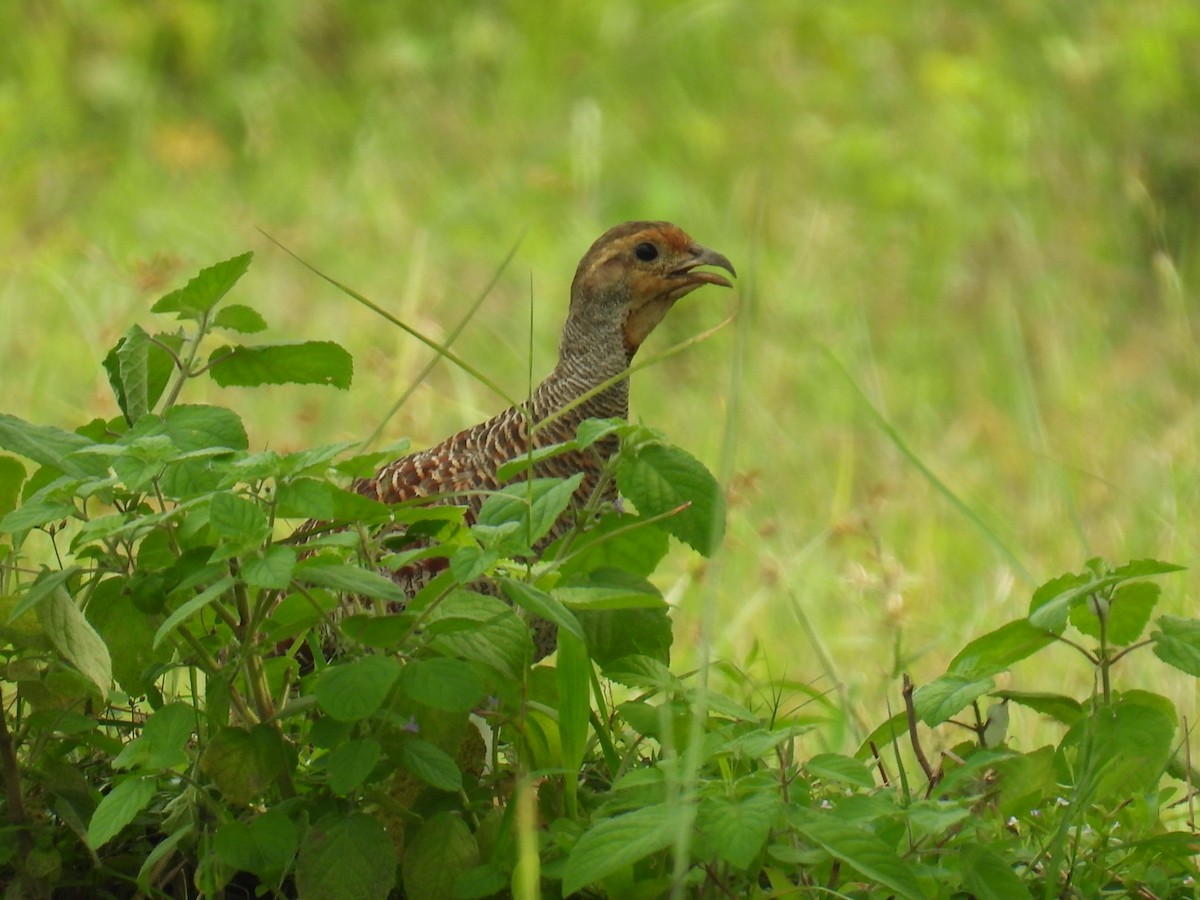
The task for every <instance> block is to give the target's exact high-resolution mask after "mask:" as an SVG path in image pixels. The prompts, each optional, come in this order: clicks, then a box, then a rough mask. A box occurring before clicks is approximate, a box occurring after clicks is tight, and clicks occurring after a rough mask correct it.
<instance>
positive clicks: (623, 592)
mask: <svg viewBox="0 0 1200 900" xmlns="http://www.w3.org/2000/svg"><path fill="white" fill-rule="evenodd" d="M554 596H555V597H556V598H557V599H559V600H561V601H562V602H563V604H565V605H566V606H567V607H569V608H570V609H580V610H589V609H590V610H594V609H659V608H665V607H666V606H667V602H666V601H665V600H663V597H662V594H661V593H659V590H658V588H656V587H655V586H654V585H653V584H651V583H650V582H649V581H646V580H645V579H644V578H639V577H638V576H636V575H631V574H630V573H628V572H625V571H623V570H621V569H599V570H597V571H595V572H592V573H591V574H590V575H589V576H588V577H587V578H586V579H582V580H575V579H572V580H570V581H568V582H565V583H563V584H560V585H559V586H558V587H556V588H555V589H554Z"/></svg>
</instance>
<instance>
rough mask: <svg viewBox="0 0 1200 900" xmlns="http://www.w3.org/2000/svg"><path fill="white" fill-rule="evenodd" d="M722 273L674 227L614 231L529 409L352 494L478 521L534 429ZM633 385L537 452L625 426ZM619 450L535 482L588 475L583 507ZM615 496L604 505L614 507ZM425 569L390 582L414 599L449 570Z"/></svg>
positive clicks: (584, 458) (567, 419)
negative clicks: (602, 421)
mask: <svg viewBox="0 0 1200 900" xmlns="http://www.w3.org/2000/svg"><path fill="white" fill-rule="evenodd" d="M700 266H717V267H720V268H722V269H725V270H726V271H727V272H729V273H730V274H731V275H733V274H735V272H734V269H733V266H732V264H731V263H730V262H729V260H728V259H726V258H725V257H724V256H722V255H721V254H720V253H716V252H715V251H712V250H709V249H707V248H705V247H702V246H700V245H699V244H697V243H695V242H694V241H693V240H692V239H691V238H690V237H689V236H688V235H687V234H685V233H684V232H683V231H682V230H681V229H679V228H678V227H677V226H675V225H672V224H670V223H668V222H626V223H625V224H623V225H618V226H616V227H615V228H612V229H609V230H608V231H607V232H605V233H604V234H603V235H601V237H600V238H599V239H598V240H597V241H596V242H595V243H594V244H592V246H591V248H589V250H588V251H587V253H586V254H585V255H584V257H583V259H582V260H581V261H580V263H579V267H578V268H577V270H576V272H575V278H574V281H573V282H572V285H571V305H570V310H569V312H568V314H567V320H566V323H565V325H564V327H563V334H562V340H561V341H560V344H559V361H558V364H557V365H556V366H555V368H554V370H553V371H552V372H551V373H550V374H549V375H548V376H547V377H546V379H545V381H543V382H542V383H541V384H540V385H539V386H538V387H537V388H536V389H535V390H534V391H533V393H532V394H531V396H530V398H529V400H528V401H526V403H525V405H524V409H519V408H516V407H513V408H509V409H507V410H505V411H504V412H502V413H500V414H499V415H497V416H495V417H494V418H492V419H489V420H488V421H486V422H482V423H480V424H478V425H475V426H473V427H472V428H468V429H466V430H465V431H461V432H459V433H458V434H455V435H453V436H452V437H449V438H447V439H446V440H444V441H442V442H441V443H440V444H437V445H436V446H433V447H430V448H429V449H427V450H423V451H420V452H418V453H414V454H411V455H409V456H405V457H403V458H401V459H398V460H396V461H395V462H392V463H390V464H388V465H386V466H384V467H383V468H381V469H380V470H379V471H378V472H377V473H376V474H375V476H374V477H373V478H369V479H364V480H362V481H360V482H358V483H356V484H355V486H354V487H355V489H356V490H357V491H358V492H359V493H362V494H364V495H366V496H368V497H371V498H373V499H377V500H380V501H382V502H384V503H400V502H403V501H406V500H412V499H415V498H419V497H436V496H438V495H441V494H462V495H463V496H460V497H455V498H448V499H446V500H439V501H435V502H454V503H459V504H461V505H465V506H466V508H467V513H466V515H467V520H468V522H470V521H473V520H474V517H475V516H476V515H477V514H478V512H479V507H480V505H481V504H482V502H483V497H482V494H481V493H480V492H485V491H490V490H496V489H498V488H499V487H501V484H500V481H499V479H498V477H497V474H496V473H497V471H498V470H499V468H500V466H501V465H503V464H504V463H505V462H508V461H509V460H511V459H515V458H519V457H521V456H524V455H525V454H527V453H528V452H529V449H530V446H529V434H528V432H529V428H528V422H529V420H532V421H533V422H535V423H539V422H544V421H545V420H547V419H550V418H552V417H554V416H555V414H557V413H558V412H559V411H560V410H562V409H563V408H564V407H566V406H568V405H569V404H570V403H572V402H574V401H575V400H577V399H578V398H580V397H581V396H583V395H584V394H585V393H587V392H588V391H590V390H592V389H594V388H596V387H598V386H599V385H601V384H603V383H604V382H606V381H608V380H609V379H611V378H613V377H615V376H618V375H620V374H621V373H622V372H624V371H625V370H626V369H627V368H628V366H629V363H630V362H631V361H632V359H633V356H634V354H635V353H636V352H637V350H638V347H640V346H641V344H642V342H643V341H644V340H645V338H646V337H647V336H648V335H649V334H650V332H651V331H653V329H654V327H655V326H656V325H657V324H658V323H659V322H660V321H661V320H662V318H663V316H665V315H666V313H667V311H668V310H669V309H670V308H671V306H672V305H673V304H674V303H675V301H677V300H679V299H680V298H681V297H683V296H685V295H686V294H688V293H690V292H691V291H693V290H695V289H696V288H698V287H700V286H702V285H705V284H715V285H721V286H723V287H731V285H730V283H729V281H728V280H727V279H726V278H724V277H723V276H721V275H718V274H716V273H714V272H711V271H705V270H702V269H700V268H699V267H700ZM628 414H629V383H628V381H626V380H621V381H618V382H617V383H616V384H613V385H611V386H610V387H608V388H606V389H605V390H603V391H601V392H600V393H598V394H596V395H595V396H593V397H591V398H589V399H588V400H586V401H584V402H583V403H580V404H579V405H578V406H576V407H574V408H573V409H571V410H570V411H569V412H567V413H566V414H565V415H561V416H559V417H558V418H555V419H554V420H553V421H552V422H550V423H549V424H547V425H546V426H545V427H542V428H539V429H536V431H535V434H534V438H533V446H534V448H538V447H545V446H549V445H551V444H556V443H560V442H562V441H566V440H569V439H571V438H573V437H574V436H575V430H576V428H577V427H578V425H579V423H580V422H582V421H584V420H585V419H589V418H613V417H617V418H626V417H627V416H628ZM614 449H615V447H613V446H612V445H611V444H605V443H603V442H601V444H599V445H598V446H596V447H593V448H589V449H588V450H586V451H582V452H577V453H568V454H563V455H560V456H556V457H553V458H551V459H548V460H544V461H542V462H540V463H538V464H537V465H536V466H535V468H534V472H533V474H534V476H536V477H540V476H551V477H567V476H570V475H573V474H575V473H576V472H583V473H584V479H583V483H582V484H581V485H580V487H579V489H578V491H577V493H576V502H577V503H580V504H582V503H583V502H585V501H586V500H587V499H588V498H589V497H590V496H591V494H592V493H593V492H594V491H595V489H596V484H597V479H598V476H599V473H600V469H601V466H602V463H603V458H602V454H605V453H609V454H611V453H612V452H613V450H614ZM615 490H616V489H615V488H614V487H611V486H610V487H609V488H608V490H607V493H608V497H607V498H606V499H615ZM570 521H571V517H570V515H569V514H564V516H563V517H562V518H561V519H560V520H559V522H558V523H557V524H556V526H555V529H554V531H553V532H552V534H551V535H550V538H553V537H556V536H558V535H559V534H561V533H562V532H563V531H564V530H565V529H566V528H567V527H569V524H570ZM431 562H434V561H426V563H424V564H420V565H418V566H410V567H408V568H406V569H401V570H400V571H398V572H396V573H394V575H393V577H394V578H395V580H396V581H397V583H398V584H400V585H401V586H402V587H403V588H404V590H405V591H406V592H407V593H409V594H410V595H411V594H413V593H415V592H416V591H417V590H418V589H419V588H420V587H421V586H422V585H423V584H424V583H425V582H426V581H428V579H429V578H430V577H432V575H433V574H435V573H436V571H437V569H438V568H439V567H444V565H445V564H444V561H441V562H440V565H439V564H438V563H434V564H433V565H430V563H431ZM545 625H546V623H543V627H539V628H538V629H537V630H538V657H539V658H540V657H542V656H545V655H547V654H548V653H549V652H552V650H553V648H554V633H553V629H552V628H548V627H545Z"/></svg>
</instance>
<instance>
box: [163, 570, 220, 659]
mask: <svg viewBox="0 0 1200 900" xmlns="http://www.w3.org/2000/svg"><path fill="white" fill-rule="evenodd" d="M235 583H236V579H235V578H233V577H232V576H231V575H226V576H225V577H223V578H220V579H218V580H217V581H216V582H214V583H213V584H211V585H210V586H209V587H207V588H205V589H204V590H203V591H201V592H200V593H199V594H197V595H196V596H195V597H192V598H191V599H190V600H188V601H187V602H186V603H184V604H182V605H181V606H180V607H179V608H178V609H177V610H175V612H173V613H171V615H169V616H167V618H166V621H164V622H163V623H162V624H161V625H159V626H158V631H156V632H154V646H155V647H158V645H159V644H161V643H162V642H163V641H164V640H166V638H167V635H169V634H170V633H171V632H172V631H174V630H175V629H176V628H177V627H178V626H179V625H180V624H182V623H183V622H186V621H187V620H188V619H190V618H191V617H192V616H194V615H195V614H196V613H198V612H200V610H202V609H204V607H206V606H208V604H210V603H212V602H213V601H214V600H216V599H217V598H218V597H220V596H221V595H222V594H224V593H225V592H226V591H227V590H229V589H230V588H231V587H233V586H234V584H235Z"/></svg>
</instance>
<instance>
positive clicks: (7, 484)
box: [0, 456, 26, 531]
mask: <svg viewBox="0 0 1200 900" xmlns="http://www.w3.org/2000/svg"><path fill="white" fill-rule="evenodd" d="M25 474H26V473H25V467H24V466H23V465H21V462H20V460H17V459H13V458H12V457H11V456H0V531H9V530H12V529H6V528H4V527H3V517H4V516H7V515H8V514H9V513H10V512H12V511H13V510H14V509H16V508H17V500H18V499H19V498H20V496H21V485H22V484H24V483H25Z"/></svg>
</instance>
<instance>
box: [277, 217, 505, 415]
mask: <svg viewBox="0 0 1200 900" xmlns="http://www.w3.org/2000/svg"><path fill="white" fill-rule="evenodd" d="M259 232H260V233H261V234H262V236H263V237H265V238H266V239H267V240H269V241H270V242H271V243H272V244H274V245H275V246H276V247H278V248H279V249H280V250H282V251H283V252H284V253H286V254H287V255H288V256H290V257H292V259H294V260H296V262H298V263H300V265H302V266H304V268H306V269H308V270H309V271H310V272H312V273H313V274H314V275H316V276H317V277H318V278H320V279H322V280H323V281H327V282H328V283H329V284H331V285H333V286H334V287H335V288H337V289H338V290H339V291H341V292H342V293H343V294H345V295H346V296H348V297H351V298H352V299H354V300H357V301H358V302H359V303H361V304H362V305H363V306H365V307H366V308H367V309H369V310H371V311H372V312H373V313H375V314H376V315H379V316H382V317H383V318H384V319H386V320H387V321H388V322H390V323H391V324H393V325H395V326H396V327H397V328H399V329H401V330H402V331H404V332H405V333H406V334H408V335H410V336H411V337H414V338H416V339H417V340H418V341H420V342H421V343H422V344H424V345H425V346H426V347H428V348H430V349H431V350H433V351H434V352H435V353H437V354H438V356H439V357H445V358H446V359H447V360H449V361H450V362H452V363H454V365H456V366H458V367H459V368H460V369H462V370H463V371H464V372H466V373H467V374H468V375H470V376H471V377H472V378H474V379H475V380H476V381H478V382H479V383H480V384H481V385H483V386H484V387H485V388H487V389H488V390H490V391H491V392H492V393H493V394H495V395H496V396H497V397H499V398H500V399H501V400H503V401H504V402H505V403H507V404H509V405H510V406H516V405H517V401H515V400H513V398H512V397H510V396H508V394H506V393H505V392H504V391H503V389H501V387H500V386H499V385H498V384H496V383H495V382H494V381H492V379H490V378H488V377H487V376H486V375H484V374H483V373H482V372H481V371H479V370H478V369H477V368H475V367H474V366H473V365H471V364H470V363H469V362H467V361H466V360H465V359H463V358H462V357H460V356H458V355H457V354H454V353H451V352H450V348H449V347H448V346H447V345H446V344H442V343H439V342H438V341H435V340H434V339H433V338H431V337H427V336H426V335H424V334H422V333H421V332H419V331H417V329H415V328H413V327H412V326H411V325H408V324H407V323H405V322H402V321H401V320H400V319H398V318H396V317H395V316H394V315H392V314H391V313H390V312H388V311H387V310H386V309H384V308H383V307H382V306H379V304H377V303H375V302H374V301H372V300H368V299H367V298H366V297H364V296H363V295H362V294H360V293H359V292H358V291H356V290H354V288H352V287H349V286H347V285H345V284H342V283H341V282H340V281H338V280H337V279H336V278H334V277H332V276H330V275H326V274H325V273H324V272H322V271H321V270H320V269H318V268H317V267H316V266H314V265H313V264H312V263H310V262H308V261H307V260H305V259H303V258H302V257H301V256H299V255H298V254H297V253H294V252H293V251H292V250H290V249H289V248H288V247H286V246H284V245H283V244H281V243H280V242H279V241H277V240H276V239H275V238H273V237H272V236H271V235H269V234H267V232H265V231H263V230H262V229H261V228H260V229H259ZM515 251H516V248H515V247H514V248H513V251H512V252H515ZM512 252H510V254H509V258H511V256H512ZM506 262H507V260H506ZM497 277H498V273H497Z"/></svg>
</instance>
